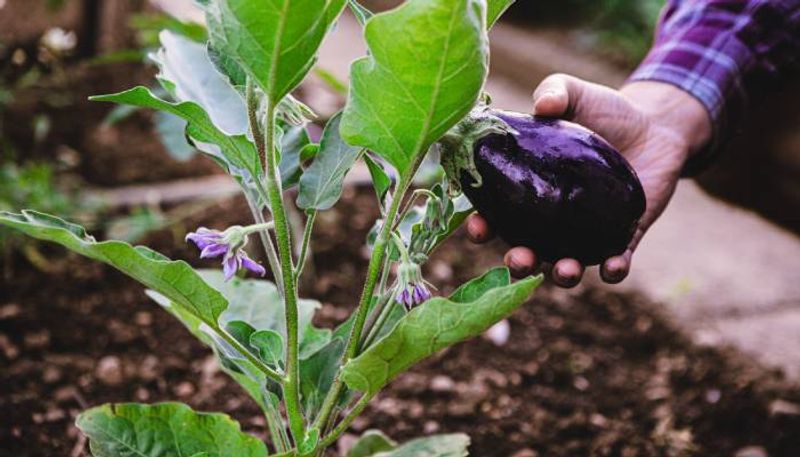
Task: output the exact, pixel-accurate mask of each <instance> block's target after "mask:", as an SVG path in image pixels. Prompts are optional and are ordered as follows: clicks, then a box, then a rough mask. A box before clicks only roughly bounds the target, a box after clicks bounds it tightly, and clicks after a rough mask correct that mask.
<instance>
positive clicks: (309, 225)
mask: <svg viewBox="0 0 800 457" xmlns="http://www.w3.org/2000/svg"><path fill="white" fill-rule="evenodd" d="M316 219H317V211H316V210H313V211H309V213H308V218H307V219H306V228H305V230H303V245H302V246H301V247H300V255H299V256H298V257H297V266H296V267H295V269H294V281H295V282H298V281H299V280H300V275H301V274H303V269H304V268H305V266H306V259H307V258H308V247H309V245H310V244H311V232H313V231H314V221H316Z"/></svg>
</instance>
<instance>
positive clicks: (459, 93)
mask: <svg viewBox="0 0 800 457" xmlns="http://www.w3.org/2000/svg"><path fill="white" fill-rule="evenodd" d="M485 23H486V22H485V2H484V1H482V0H409V1H407V2H405V3H404V4H403V5H402V6H400V7H398V8H396V9H394V10H392V11H389V12H386V13H381V14H377V15H375V16H373V17H372V19H370V20H369V22H367V25H366V27H365V30H364V34H365V38H366V41H367V45H368V47H369V51H370V55H368V56H366V57H362V58H361V59H359V60H357V61H355V62H354V63H353V65H352V67H351V69H350V95H349V98H348V102H347V107H346V108H345V112H344V117H343V118H342V127H341V134H342V138H344V140H345V141H347V142H348V143H349V144H351V145H354V146H361V147H363V148H365V149H368V150H371V151H375V152H376V153H377V154H379V155H380V156H382V157H384V158H385V159H386V160H388V161H389V162H390V163H391V164H392V165H393V166H394V167H395V168H396V169H397V170H398V172H399V173H401V174H402V173H403V172H404V171H405V170H406V169H407V168H408V167H409V166H410V165H411V164H412V163H413V162H414V161H415V160H416V159H417V157H418V156H419V155H421V154H424V153H425V152H426V151H427V150H428V148H429V147H430V146H431V144H433V142H434V141H436V140H438V139H439V138H440V137H441V136H442V135H443V134H444V133H445V132H447V130H449V129H450V128H451V127H452V126H453V125H455V124H456V123H457V122H458V121H460V120H461V118H463V117H464V115H466V114H467V113H468V112H469V110H470V109H471V108H472V107H473V106H474V104H475V102H476V101H477V100H478V96H479V94H480V91H481V88H482V86H483V82H484V80H485V78H486V75H487V71H488V70H487V68H488V56H489V51H488V39H487V37H486V31H485Z"/></svg>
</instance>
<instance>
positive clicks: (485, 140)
mask: <svg viewBox="0 0 800 457" xmlns="http://www.w3.org/2000/svg"><path fill="white" fill-rule="evenodd" d="M487 115H488V116H490V117H492V118H494V119H495V121H496V120H498V119H499V120H500V121H501V123H504V124H505V127H504V128H502V129H500V130H498V129H496V128H494V129H490V131H489V133H487V134H485V135H483V136H479V137H475V138H473V140H472V141H469V142H468V143H467V144H468V145H471V146H472V147H471V148H470V149H471V152H472V154H473V155H472V157H471V158H470V161H471V163H470V164H469V167H468V168H471V169H470V170H468V171H469V172H468V173H456V176H457V178H456V179H457V180H458V184H460V187H461V189H463V192H464V193H465V194H466V196H467V197H468V198H469V200H470V201H471V202H472V204H473V205H474V206H475V208H476V209H477V210H478V212H479V213H480V214H481V215H483V217H485V218H486V220H487V221H488V222H489V224H490V225H491V226H492V227H493V229H494V230H495V231H496V232H497V233H498V234H499V235H500V237H501V238H503V239H504V240H505V241H506V242H508V243H509V244H511V245H513V246H527V247H529V248H531V249H533V250H534V251H535V252H536V254H537V256H538V258H539V260H542V261H546V262H554V261H557V260H559V259H562V258H573V259H577V260H578V261H580V262H581V263H583V264H585V265H597V264H599V263H601V262H603V261H604V260H605V259H607V258H609V257H611V256H614V255H617V254H621V253H623V252H624V251H625V249H626V247H627V246H628V244H629V243H630V240H631V238H632V236H633V234H634V232H635V231H636V228H637V226H638V224H639V219H640V218H641V216H642V214H643V213H644V210H645V205H646V203H645V195H644V190H643V189H642V185H641V183H640V182H639V179H638V178H637V176H636V173H635V172H634V171H633V169H632V168H631V166H630V165H629V164H628V162H627V161H626V160H625V158H624V157H622V155H621V154H620V153H619V152H617V150H616V149H614V147H613V146H611V145H610V144H609V143H608V142H607V141H606V140H604V139H603V138H601V137H600V136H599V135H597V134H596V133H594V132H592V131H590V130H588V129H586V128H584V127H582V126H580V125H577V124H574V123H571V122H567V121H563V120H559V119H550V118H542V117H536V116H530V115H523V114H518V113H510V112H502V111H494V110H488V109H486V110H484V112H483V114H482V116H484V117H485V116H487ZM495 125H496V124H495ZM467 130H468V129H467ZM473 131H474V129H473ZM451 142H452V141H451ZM445 168H446V169H447V167H445ZM448 174H449V175H450V176H451V180H452V179H453V175H452V174H451V173H449V172H448Z"/></svg>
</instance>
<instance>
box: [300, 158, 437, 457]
mask: <svg viewBox="0 0 800 457" xmlns="http://www.w3.org/2000/svg"><path fill="white" fill-rule="evenodd" d="M423 158H424V154H419V156H418V157H417V158H416V159H415V161H414V163H412V164H410V165H409V167H408V168H407V169H406V171H405V172H404V173H403V175H402V176H401V177H400V179H399V180H398V182H397V188H396V189H395V190H396V192H395V195H394V198H392V203H391V205H390V207H389V210H388V211H387V212H386V221H385V222H384V224H383V227H382V228H381V231H380V233H379V234H378V237H377V239H376V240H375V245H374V246H373V248H372V255H371V256H370V259H369V265H368V267H367V279H366V281H365V283H364V290H363V291H362V292H361V299H360V300H359V303H358V307H357V308H356V320H355V322H354V323H353V329H352V330H351V331H350V338H349V339H348V343H347V349H346V350H345V353H344V356H343V357H342V363H341V364H340V366H342V367H343V366H345V365H346V364H347V362H349V361H350V359H352V358H353V357H355V356H356V355H357V353H358V348H359V343H360V341H361V333H362V331H363V330H364V324H365V322H366V320H367V314H368V313H369V303H370V300H371V299H372V294H373V292H374V291H375V285H376V283H377V282H378V275H379V274H380V273H381V269H382V267H383V259H384V255H385V254H386V250H387V249H386V248H387V247H388V242H389V238H390V236H391V233H392V230H393V227H394V223H395V219H396V218H397V213H398V211H399V210H400V205H401V204H402V202H403V197H404V196H405V194H406V192H408V189H409V187H411V183H412V182H413V178H414V174H415V173H416V171H417V169H418V168H419V164H420V163H421V162H422V159H423ZM343 390H344V384H343V381H342V378H341V371H340V372H339V375H337V376H336V379H335V380H334V382H333V385H332V386H331V389H330V390H329V391H328V395H327V396H326V397H325V401H324V402H323V404H322V408H321V409H320V413H319V415H317V419H316V420H315V421H314V425H315V426H317V427H319V426H320V425H323V424H325V423H326V422H327V420H328V416H329V415H330V414H331V412H332V411H333V409H334V407H335V406H336V404H337V403H338V401H339V395H341V393H342V391H343ZM365 398H366V396H365ZM367 401H369V400H367ZM364 406H366V405H364ZM361 409H363V408H361ZM339 426H341V424H340V425H339ZM339 426H337V429H338V427H339ZM345 428H346V427H345ZM329 444H330V443H329Z"/></svg>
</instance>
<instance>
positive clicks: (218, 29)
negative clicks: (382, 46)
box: [201, 0, 346, 104]
mask: <svg viewBox="0 0 800 457" xmlns="http://www.w3.org/2000/svg"><path fill="white" fill-rule="evenodd" d="M345 1H346V0H271V1H253V0H204V1H202V2H201V3H202V4H203V6H204V8H205V11H206V22H207V24H208V30H209V36H210V38H211V43H212V44H213V46H214V48H216V49H218V50H219V52H221V53H225V54H226V55H228V56H230V57H231V58H233V59H234V60H236V61H237V62H238V63H239V65H240V66H241V67H242V68H243V69H244V70H245V72H247V74H248V75H249V76H251V77H252V78H254V80H255V81H257V82H258V85H259V86H260V87H261V89H262V90H263V91H264V93H265V94H266V95H267V97H268V99H269V100H270V101H271V102H272V103H273V104H277V102H278V101H280V100H281V99H282V98H283V97H284V96H285V95H286V94H288V93H289V92H291V91H292V89H294V88H295V87H297V85H298V84H300V82H301V81H302V80H303V78H304V77H305V76H306V74H307V73H308V72H309V70H310V69H311V67H312V66H313V64H314V62H315V61H316V54H317V50H318V49H319V46H320V44H322V39H323V38H324V37H325V35H326V33H327V32H328V30H329V29H330V27H331V25H332V24H333V22H334V21H335V20H336V18H337V17H338V16H339V14H340V13H341V12H342V9H343V8H344V5H345Z"/></svg>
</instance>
